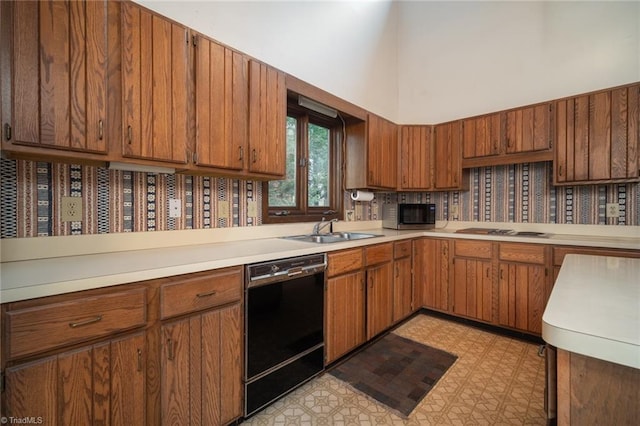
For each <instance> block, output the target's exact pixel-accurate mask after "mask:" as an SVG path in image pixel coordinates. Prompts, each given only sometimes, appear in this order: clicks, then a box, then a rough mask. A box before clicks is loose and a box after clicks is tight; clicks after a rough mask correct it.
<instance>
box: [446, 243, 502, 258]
mask: <svg viewBox="0 0 640 426" xmlns="http://www.w3.org/2000/svg"><path fill="white" fill-rule="evenodd" d="M492 244H493V243H492V242H491V241H468V240H456V241H455V247H454V255H455V256H465V257H473V258H476V259H477V258H480V259H491V245H492Z"/></svg>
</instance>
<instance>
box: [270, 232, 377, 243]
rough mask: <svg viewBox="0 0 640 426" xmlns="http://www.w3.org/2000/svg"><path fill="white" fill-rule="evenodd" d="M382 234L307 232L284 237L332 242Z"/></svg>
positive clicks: (314, 241)
mask: <svg viewBox="0 0 640 426" xmlns="http://www.w3.org/2000/svg"><path fill="white" fill-rule="evenodd" d="M380 236H381V235H376V234H368V233H364V232H333V233H331V234H320V235H314V234H305V235H293V236H290V237H282V238H284V239H287V240H294V241H303V242H307V243H318V244H331V243H340V242H343V241H352V240H362V239H365V238H374V237H380Z"/></svg>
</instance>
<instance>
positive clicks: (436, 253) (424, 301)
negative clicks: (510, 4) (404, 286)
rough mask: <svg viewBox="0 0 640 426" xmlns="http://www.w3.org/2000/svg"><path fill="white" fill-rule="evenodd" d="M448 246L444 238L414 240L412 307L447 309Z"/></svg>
mask: <svg viewBox="0 0 640 426" xmlns="http://www.w3.org/2000/svg"><path fill="white" fill-rule="evenodd" d="M449 246H450V243H449V241H448V240H445V239H437V238H420V239H417V240H415V241H414V243H413V247H414V270H415V274H414V284H413V285H414V302H413V303H414V309H418V308H420V307H422V306H425V307H427V308H430V309H436V310H440V311H449V306H450V302H449V295H450V290H449V275H450V274H449V267H450V265H449Z"/></svg>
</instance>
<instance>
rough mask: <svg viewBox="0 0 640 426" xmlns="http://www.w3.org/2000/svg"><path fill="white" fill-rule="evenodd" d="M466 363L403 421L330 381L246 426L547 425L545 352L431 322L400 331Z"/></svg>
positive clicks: (418, 320)
mask: <svg viewBox="0 0 640 426" xmlns="http://www.w3.org/2000/svg"><path fill="white" fill-rule="evenodd" d="M393 332H394V333H397V334H399V335H401V336H404V337H406V338H409V339H413V340H416V341H418V342H421V343H424V344H427V345H429V346H433V347H436V348H439V349H443V350H445V351H448V352H451V353H453V354H455V355H458V357H459V358H458V360H457V361H456V363H455V364H454V365H453V366H452V367H451V368H450V369H449V370H448V371H447V372H446V373H445V375H444V376H443V377H442V378H441V379H440V381H439V382H438V383H437V384H436V386H435V387H434V388H433V389H432V390H431V392H429V393H428V394H427V396H426V397H425V398H424V399H423V400H422V401H421V402H420V403H419V404H418V406H417V407H416V408H415V410H413V412H412V413H411V414H410V415H409V418H408V419H403V418H401V417H399V416H398V415H396V414H394V413H393V412H391V411H389V410H387V409H386V407H385V406H384V405H381V404H379V403H377V402H375V401H373V400H371V399H368V398H366V397H364V396H362V394H360V393H356V392H354V391H353V390H352V389H351V388H350V387H349V386H347V385H345V384H344V383H343V382H341V381H339V380H338V379H336V378H334V377H332V376H331V375H329V374H324V375H322V376H319V377H317V378H316V379H314V380H312V381H310V382H309V383H306V384H305V385H304V386H302V387H300V388H298V389H297V390H295V391H294V392H292V393H290V394H289V395H287V396H285V397H283V398H281V399H280V400H278V401H276V402H275V403H273V404H272V405H270V406H269V407H267V408H265V409H264V410H263V411H261V412H259V413H257V414H256V415H255V416H253V417H251V418H250V419H248V420H246V421H245V422H244V423H242V424H243V425H260V426H267V425H300V426H303V425H313V426H315V425H318V426H323V425H326V426H332V425H336V426H347V425H353V426H361V425H365V426H367V425H370V426H373V425H412V426H413V425H544V424H545V415H544V411H543V400H544V375H545V371H544V359H543V358H540V357H539V356H538V354H537V352H538V345H536V344H533V343H527V342H523V341H520V340H517V339H513V338H509V337H504V336H500V335H497V334H493V333H489V332H486V331H483V330H479V329H476V328H473V327H469V326H466V325H462V324H459V323H456V322H451V321H447V320H445V319H441V318H436V317H432V316H427V315H418V316H416V317H414V318H412V319H411V320H410V321H408V322H407V323H405V324H403V325H401V326H400V327H398V328H397V329H395V330H394V331H393Z"/></svg>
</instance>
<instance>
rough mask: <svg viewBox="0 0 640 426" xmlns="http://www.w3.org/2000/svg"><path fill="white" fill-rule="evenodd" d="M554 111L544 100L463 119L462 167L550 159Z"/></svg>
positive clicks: (551, 154) (552, 106)
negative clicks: (540, 102)
mask: <svg viewBox="0 0 640 426" xmlns="http://www.w3.org/2000/svg"><path fill="white" fill-rule="evenodd" d="M553 112H554V105H553V104H552V103H545V104H538V105H532V106H527V107H522V108H516V109H512V110H508V111H502V112H496V113H493V114H489V115H485V116H482V117H472V118H467V119H464V120H463V122H462V127H463V129H464V130H463V160H462V166H463V167H465V168H469V167H482V166H492V165H499V164H514V163H524V162H535V161H549V160H551V159H552V157H553V151H552V148H553V127H554V126H553V120H554V113H553Z"/></svg>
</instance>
